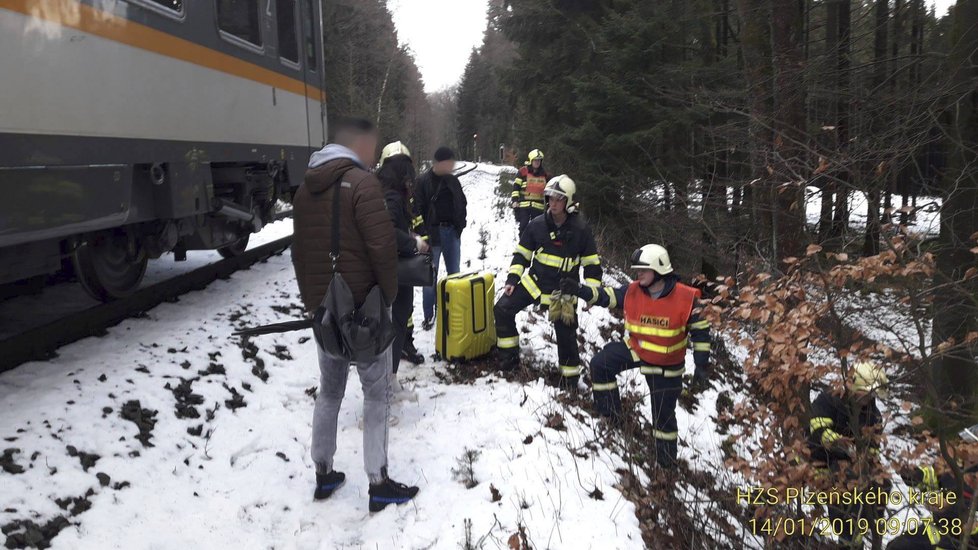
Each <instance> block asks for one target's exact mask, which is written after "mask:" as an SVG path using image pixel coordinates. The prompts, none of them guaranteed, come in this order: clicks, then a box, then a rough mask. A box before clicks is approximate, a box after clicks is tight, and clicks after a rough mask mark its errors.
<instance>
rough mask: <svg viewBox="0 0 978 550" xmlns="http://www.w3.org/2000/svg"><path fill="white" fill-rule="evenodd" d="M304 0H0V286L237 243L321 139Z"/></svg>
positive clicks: (111, 278)
mask: <svg viewBox="0 0 978 550" xmlns="http://www.w3.org/2000/svg"><path fill="white" fill-rule="evenodd" d="M321 18H322V7H321V5H320V1H319V0H192V1H191V0H0V75H2V76H0V79H2V84H0V284H5V283H10V282H12V281H22V280H25V279H29V278H34V279H35V280H36V279H37V278H42V277H45V276H46V275H49V274H52V273H56V272H58V271H59V270H61V269H62V268H63V267H65V266H67V267H69V268H70V269H71V270H73V272H74V274H75V276H76V277H77V278H78V280H79V281H80V282H81V284H82V285H83V286H84V287H85V289H86V290H87V291H88V292H89V293H90V294H91V295H92V296H94V297H96V298H98V299H100V300H110V299H114V298H120V297H124V296H126V295H129V294H131V293H132V292H134V291H135V290H136V289H137V288H138V287H139V284H140V281H141V280H142V278H143V274H144V273H145V271H146V264H147V261H148V260H149V259H154V258H159V257H160V256H161V255H162V254H164V253H166V252H170V251H172V252H173V253H174V256H175V257H176V259H178V260H180V259H185V258H186V253H187V251H188V250H205V249H217V250H218V251H220V252H221V254H222V255H224V256H230V255H235V254H239V253H241V252H242V251H243V250H244V248H245V246H246V245H247V243H248V238H249V235H250V234H251V233H252V232H254V231H257V230H258V229H260V228H261V226H262V225H263V224H265V223H267V222H269V221H270V220H272V219H273V216H274V213H273V207H274V205H275V204H276V201H278V200H279V199H284V200H286V201H289V200H291V196H292V193H294V190H295V187H296V186H298V184H299V183H300V182H301V179H302V177H303V175H304V172H305V167H306V162H307V160H308V158H309V154H310V153H311V152H312V151H313V150H315V149H317V148H319V147H321V146H322V145H323V143H324V142H325V138H326V96H325V85H324V81H323V44H322V19H321Z"/></svg>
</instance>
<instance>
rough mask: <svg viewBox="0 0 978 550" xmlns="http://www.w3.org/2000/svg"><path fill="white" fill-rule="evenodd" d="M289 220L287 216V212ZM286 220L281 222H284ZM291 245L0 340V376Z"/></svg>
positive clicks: (259, 249)
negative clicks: (1, 373) (0, 373)
mask: <svg viewBox="0 0 978 550" xmlns="http://www.w3.org/2000/svg"><path fill="white" fill-rule="evenodd" d="M288 214H291V212H289V213H288ZM288 214H286V215H285V216H281V217H287V215H288ZM291 244H292V236H291V235H289V236H287V237H283V238H281V239H278V240H275V241H272V242H269V243H266V244H263V245H260V246H256V247H255V248H252V249H250V250H247V251H245V252H244V253H242V254H240V255H238V256H235V257H233V258H226V259H223V260H219V261H217V262H214V263H212V264H208V265H206V266H203V267H199V268H197V269H195V270H193V271H190V272H188V273H184V274H182V275H178V276H175V277H172V278H170V279H166V280H164V281H161V282H158V283H155V284H153V285H150V286H147V287H145V288H141V289H139V290H138V291H136V293H135V294H133V295H132V296H130V297H128V298H125V299H122V300H116V301H112V302H108V303H104V304H98V305H95V306H93V307H89V308H87V309H83V310H80V311H77V312H73V313H70V314H68V315H66V316H64V317H61V318H59V319H57V320H54V321H51V322H48V323H45V324H42V325H39V326H36V327H32V328H30V329H28V330H25V331H24V332H21V333H17V334H15V335H12V336H9V337H7V338H5V339H3V340H0V372H4V371H7V370H10V369H12V368H14V367H17V366H18V365H21V364H23V363H26V362H28V361H38V360H46V359H50V358H52V357H55V356H57V349H58V348H60V347H61V346H64V345H66V344H70V343H72V342H75V341H78V340H81V339H83V338H87V337H89V336H99V335H102V334H104V333H105V331H106V330H107V329H108V328H109V327H112V326H114V325H116V324H118V323H120V322H121V321H123V320H125V319H128V318H130V317H133V316H135V315H138V314H140V313H142V312H145V311H148V310H150V309H152V308H154V307H156V306H157V305H159V304H161V303H163V302H167V301H174V300H175V299H176V298H178V297H179V296H181V295H183V294H186V293H188V292H191V291H194V290H200V289H202V288H204V287H206V286H207V285H209V284H210V283H212V282H214V281H216V280H217V279H226V278H228V277H230V276H231V274H232V273H234V272H235V271H239V270H242V269H246V268H248V267H250V266H252V265H254V264H256V263H258V262H261V261H263V260H266V259H268V258H270V257H272V256H275V255H278V254H281V253H282V252H284V251H285V249H287V248H288V247H289V246H290V245H291Z"/></svg>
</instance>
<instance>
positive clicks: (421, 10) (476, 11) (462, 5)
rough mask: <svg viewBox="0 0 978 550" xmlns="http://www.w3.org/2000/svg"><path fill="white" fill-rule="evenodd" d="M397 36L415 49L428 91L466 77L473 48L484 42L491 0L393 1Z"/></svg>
mask: <svg viewBox="0 0 978 550" xmlns="http://www.w3.org/2000/svg"><path fill="white" fill-rule="evenodd" d="M387 5H388V7H389V8H390V10H391V13H393V14H394V24H395V25H396V26H397V37H398V39H399V40H400V41H401V44H407V46H408V47H409V48H411V51H413V52H414V59H415V61H417V63H418V68H419V69H421V76H422V77H424V85H425V91H427V92H436V91H438V90H441V89H443V88H447V87H448V86H451V85H452V84H455V83H456V82H458V81H459V79H460V78H461V77H462V71H464V70H465V64H466V63H468V61H469V54H470V53H471V52H472V48H478V47H479V46H480V45H482V35H483V33H484V32H485V30H486V11H487V10H488V7H489V2H488V0H389V1H388V3H387Z"/></svg>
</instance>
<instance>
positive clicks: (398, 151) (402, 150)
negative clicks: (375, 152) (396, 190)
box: [380, 141, 411, 166]
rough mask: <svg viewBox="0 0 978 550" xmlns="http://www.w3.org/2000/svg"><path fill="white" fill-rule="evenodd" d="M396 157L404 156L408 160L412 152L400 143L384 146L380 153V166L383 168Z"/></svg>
mask: <svg viewBox="0 0 978 550" xmlns="http://www.w3.org/2000/svg"><path fill="white" fill-rule="evenodd" d="M396 155H404V156H406V157H407V158H411V151H410V149H408V148H407V146H406V145H404V144H403V143H401V142H400V141H395V142H393V143H388V144H387V145H385V146H384V149H383V150H382V151H381V152H380V165H381V166H383V165H384V162H385V161H386V160H387V159H389V158H391V157H393V156H396Z"/></svg>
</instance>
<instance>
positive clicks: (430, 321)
mask: <svg viewBox="0 0 978 550" xmlns="http://www.w3.org/2000/svg"><path fill="white" fill-rule="evenodd" d="M433 326H435V318H434V317H428V318H427V319H425V320H424V321H423V322H422V323H421V330H431V327H433Z"/></svg>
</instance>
